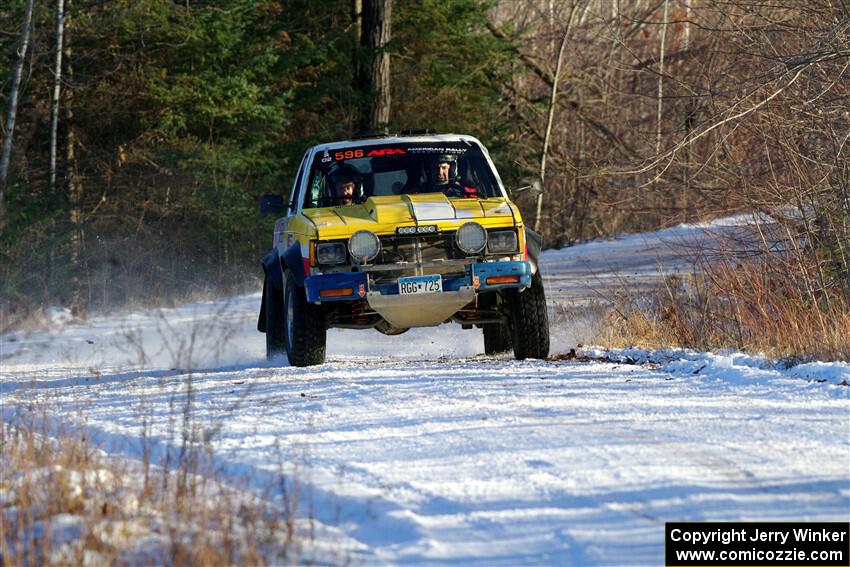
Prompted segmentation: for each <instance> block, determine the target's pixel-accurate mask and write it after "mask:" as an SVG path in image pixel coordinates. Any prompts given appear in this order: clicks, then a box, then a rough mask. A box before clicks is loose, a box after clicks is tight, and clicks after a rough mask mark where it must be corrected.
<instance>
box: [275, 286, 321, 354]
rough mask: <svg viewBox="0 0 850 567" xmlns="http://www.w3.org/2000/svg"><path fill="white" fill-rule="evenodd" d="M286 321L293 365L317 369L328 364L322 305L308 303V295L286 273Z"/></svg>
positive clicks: (287, 349)
mask: <svg viewBox="0 0 850 567" xmlns="http://www.w3.org/2000/svg"><path fill="white" fill-rule="evenodd" d="M286 275H287V277H286V278H285V279H286V285H285V286H284V289H285V292H284V300H283V305H284V320H285V330H286V354H287V356H288V357H289V364H291V365H292V366H313V365H316V364H322V363H323V362H324V361H325V347H326V344H327V329H326V328H325V317H324V312H323V311H322V308H321V306H318V305H312V304H310V303H307V295H306V294H305V292H304V289H303V288H300V287H298V285H297V284H296V283H295V280H294V279H293V278H292V277H291V276H289V274H288V273H287V274H286Z"/></svg>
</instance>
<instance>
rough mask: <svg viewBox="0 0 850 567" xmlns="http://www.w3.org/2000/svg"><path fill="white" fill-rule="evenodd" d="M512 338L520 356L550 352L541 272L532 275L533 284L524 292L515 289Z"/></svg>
mask: <svg viewBox="0 0 850 567" xmlns="http://www.w3.org/2000/svg"><path fill="white" fill-rule="evenodd" d="M511 341H512V342H513V345H514V358H516V359H517V360H524V359H526V358H546V357H547V356H549V314H548V313H547V311H546V295H545V294H544V292H543V277H542V276H541V275H540V272H537V273H536V274H534V276H532V278H531V287H529V288H528V289H526V290H525V291H523V292H518V291H514V292H513V297H512V298H511Z"/></svg>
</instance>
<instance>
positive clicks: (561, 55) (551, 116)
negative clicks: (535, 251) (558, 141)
mask: <svg viewBox="0 0 850 567" xmlns="http://www.w3.org/2000/svg"><path fill="white" fill-rule="evenodd" d="M577 7H578V5H577V4H576V3H573V5H572V7H571V8H570V15H569V16H568V18H567V27H566V29H565V30H564V37H563V39H561V48H560V49H559V50H558V62H557V63H556V65H555V76H554V77H553V78H552V91H551V93H550V96H549V113H548V115H547V117H546V130H545V133H544V135H543V151H542V152H540V186H541V187H542V188H545V187H546V185H545V182H546V154H547V153H548V152H549V139H550V138H551V136H552V121H553V120H554V118H555V104H556V103H557V101H558V80H559V79H560V78H561V65H562V64H563V61H564V50H565V49H566V47H567V40H568V39H569V37H570V29H572V26H573V15H574V14H575V13H576V8H577ZM542 213H543V192H542V191H541V192H540V194H539V195H538V196H537V215H536V216H535V218H534V231H535V232H540V217H541V215H542Z"/></svg>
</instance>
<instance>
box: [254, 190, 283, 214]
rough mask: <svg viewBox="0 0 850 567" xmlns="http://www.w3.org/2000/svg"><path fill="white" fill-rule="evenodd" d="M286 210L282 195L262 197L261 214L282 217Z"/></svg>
mask: <svg viewBox="0 0 850 567" xmlns="http://www.w3.org/2000/svg"><path fill="white" fill-rule="evenodd" d="M285 210H286V205H285V204H284V203H283V197H282V196H280V195H263V196H262V197H260V212H261V213H262V214H264V215H280V214H283V212H284V211H285Z"/></svg>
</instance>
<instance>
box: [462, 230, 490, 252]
mask: <svg viewBox="0 0 850 567" xmlns="http://www.w3.org/2000/svg"><path fill="white" fill-rule="evenodd" d="M455 242H457V247H458V248H460V249H461V250H463V251H464V252H466V253H467V254H477V253H479V252H481V251H482V250H484V247H485V246H487V231H486V230H484V227H483V226H481V225H480V224H478V223H477V222H468V223H465V224H463V225H462V226H461V227H460V228H459V229H457V232H456V233H455Z"/></svg>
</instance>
